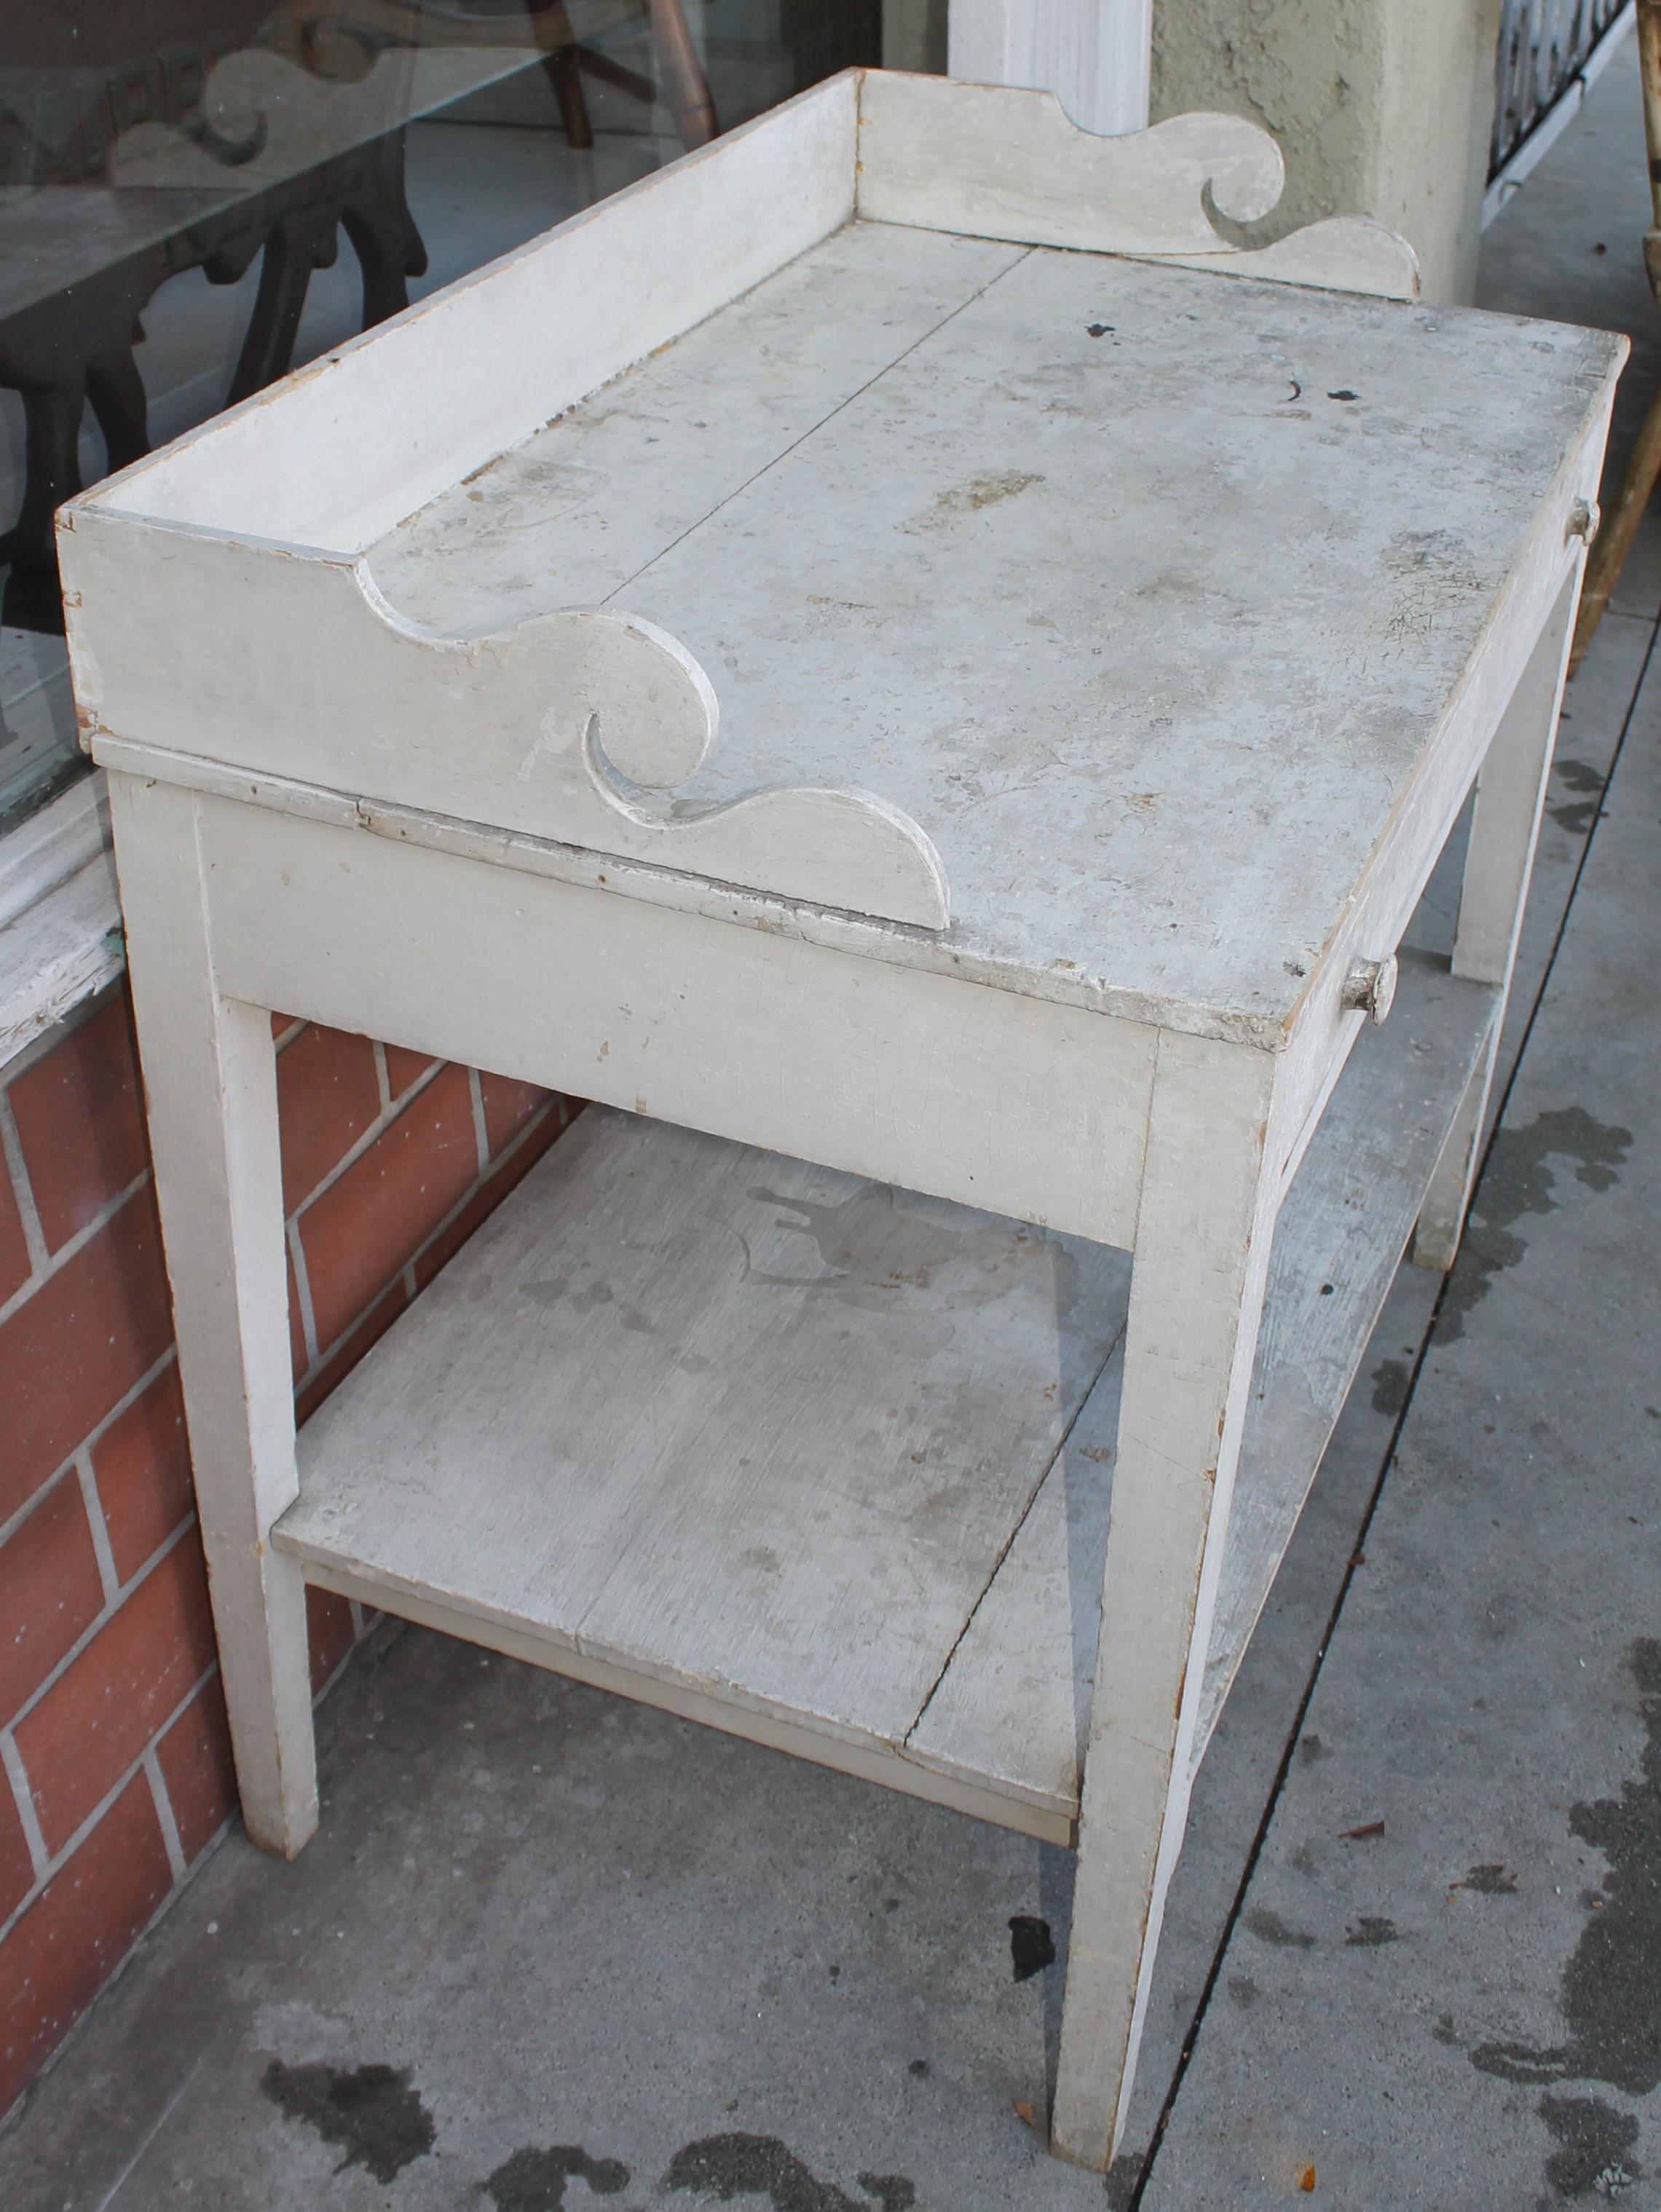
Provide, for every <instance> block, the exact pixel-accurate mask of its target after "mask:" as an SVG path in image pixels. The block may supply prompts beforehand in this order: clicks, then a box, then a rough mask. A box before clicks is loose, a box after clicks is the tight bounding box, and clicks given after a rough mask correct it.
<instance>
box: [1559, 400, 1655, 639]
mask: <svg viewBox="0 0 1661 2212" xmlns="http://www.w3.org/2000/svg"><path fill="white" fill-rule="evenodd" d="M1658 476H1661V392H1657V393H1656V395H1655V397H1654V398H1653V399H1652V400H1651V402H1650V404H1649V407H1648V409H1647V410H1646V413H1645V416H1644V420H1643V422H1641V423H1640V425H1639V430H1638V436H1637V439H1636V441H1634V446H1633V449H1632V458H1631V459H1629V460H1628V463H1627V473H1626V476H1625V478H1624V479H1623V481H1622V483H1621V490H1620V495H1619V496H1618V497H1617V499H1616V500H1615V509H1614V512H1613V513H1609V514H1606V515H1605V516H1604V517H1603V528H1602V529H1601V530H1600V531H1599V532H1598V533H1597V544H1595V545H1594V546H1593V547H1592V549H1591V560H1590V562H1588V563H1587V567H1586V588H1585V593H1584V595H1583V597H1582V599H1581V601H1580V619H1579V622H1578V623H1577V624H1576V625H1575V631H1574V647H1573V652H1572V653H1571V654H1570V658H1569V667H1570V670H1571V671H1573V670H1574V669H1577V668H1578V667H1579V665H1580V663H1581V662H1582V661H1583V660H1584V659H1585V655H1586V648H1587V647H1588V646H1589V645H1590V644H1591V641H1592V638H1593V636H1594V635H1596V632H1597V625H1598V623H1600V622H1602V620H1603V610H1604V608H1605V607H1607V606H1608V605H1609V595H1610V594H1611V592H1613V591H1614V589H1615V586H1616V585H1617V584H1618V583H1619V582H1620V580H1621V569H1622V568H1625V566H1626V564H1627V556H1628V553H1629V552H1630V551H1631V550H1632V541H1633V539H1634V538H1635V537H1636V536H1637V535H1638V526H1639V524H1640V522H1641V521H1642V520H1644V511H1645V509H1646V507H1648V505H1649V503H1650V495H1651V493H1652V491H1653V490H1654V489H1655V479H1656V477H1658Z"/></svg>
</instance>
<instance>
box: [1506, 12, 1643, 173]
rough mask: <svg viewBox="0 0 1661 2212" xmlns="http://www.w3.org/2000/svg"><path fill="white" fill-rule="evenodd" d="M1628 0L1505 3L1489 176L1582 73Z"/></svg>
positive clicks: (1512, 152)
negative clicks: (1598, 43)
mask: <svg viewBox="0 0 1661 2212" xmlns="http://www.w3.org/2000/svg"><path fill="white" fill-rule="evenodd" d="M1625 6H1626V0H1505V3H1504V7H1503V9H1502V10H1501V13H1500V53H1499V61H1498V67H1497V70H1496V72H1495V84H1494V137H1493V140H1492V142H1491V143H1490V146H1489V149H1488V174H1489V176H1490V177H1493V176H1494V175H1496V174H1497V173H1498V172H1499V171H1500V169H1501V168H1503V167H1504V166H1505V164H1506V162H1507V161H1509V160H1510V159H1511V157H1512V155H1513V154H1514V153H1515V152H1516V151H1517V149H1518V147H1519V146H1520V145H1521V144H1522V143H1523V141H1524V139H1525V138H1526V137H1528V136H1529V134H1530V131H1534V130H1535V129H1536V127H1537V125H1540V124H1541V123H1542V122H1543V121H1544V119H1545V118H1546V117H1547V116H1548V114H1549V113H1550V112H1551V110H1552V109H1553V107H1555V105H1556V104H1557V102H1558V101H1559V100H1561V98H1562V97H1563V95H1564V94H1565V93H1566V92H1567V91H1568V90H1569V88H1570V87H1571V86H1572V85H1573V82H1574V80H1575V78H1576V77H1577V76H1579V72H1580V70H1582V69H1584V68H1585V64H1586V60H1587V58H1588V56H1589V55H1590V54H1591V50H1592V48H1593V47H1594V46H1596V45H1597V42H1598V40H1600V39H1601V38H1602V37H1603V34H1604V33H1605V32H1607V31H1608V30H1609V27H1610V26H1611V25H1612V24H1613V23H1614V21H1615V18H1616V17H1617V16H1618V15H1621V12H1622V11H1623V9H1624V8H1625Z"/></svg>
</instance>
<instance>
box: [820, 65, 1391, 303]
mask: <svg viewBox="0 0 1661 2212" xmlns="http://www.w3.org/2000/svg"><path fill="white" fill-rule="evenodd" d="M1285 177H1286V166H1285V163H1284V161H1282V159H1281V149H1280V148H1279V146H1278V145H1276V143H1275V140H1274V138H1273V137H1271V136H1270V135H1269V132H1268V131H1265V130H1264V129H1263V128H1262V125H1261V124H1255V123H1252V122H1250V121H1249V120H1248V119H1247V118H1245V117H1244V116H1240V115H1216V114H1207V113H1203V112H1202V113H1198V114H1193V115H1174V116H1171V117H1170V118H1168V119H1167V120H1166V121H1165V122H1163V123H1156V124H1155V125H1153V128H1152V129H1151V130H1145V131H1129V132H1125V133H1123V134H1118V135H1114V136H1111V137H1101V136H1098V135H1097V134H1096V133H1095V132H1093V131H1086V130H1080V128H1079V127H1078V126H1077V125H1075V124H1074V123H1073V122H1072V121H1071V120H1070V119H1069V118H1068V116H1067V114H1066V113H1065V112H1064V111H1063V110H1062V105H1061V102H1060V101H1059V100H1057V99H1056V97H1055V95H1054V94H1053V93H1039V94H1032V93H1031V92H1028V91H1025V90H1019V89H1017V88H1013V87H1012V86H1010V85H1007V84H972V83H971V84H964V83H960V82H953V81H952V79H951V78H948V77H939V76H903V75H899V74H896V73H892V72H888V71H883V70H870V71H867V74H866V76H865V77H864V78H863V80H862V81H861V87H860V181H859V212H860V214H861V216H865V217H867V219H868V220H870V221H872V222H898V223H915V224H918V225H920V226H921V227H922V228H926V229H930V230H940V231H958V232H962V233H966V234H969V235H970V236H973V237H977V238H1007V239H1017V240H1020V241H1021V242H1022V243H1023V244H1028V245H1034V246H1069V247H1071V248H1073V249H1074V251H1082V252H1093V253H1134V254H1157V255H1159V256H1161V257H1171V258H1177V259H1182V260H1184V261H1189V262H1192V261H1194V260H1196V258H1197V260H1198V262H1199V263H1200V264H1202V265H1204V266H1206V267H1215V268H1218V269H1223V270H1227V269H1229V268H1231V267H1233V266H1238V268H1240V269H1241V270H1242V271H1243V273H1245V274H1248V275H1251V276H1268V277H1273V278H1275V279H1277V280H1279V281H1281V282H1282V283H1297V284H1313V285H1319V286H1324V287H1330V288H1331V289H1335V290H1339V291H1348V292H1371V293H1376V294H1380V295H1384V296H1385V297H1388V298H1390V299H1402V300H1411V299H1416V298H1417V297H1418V292H1419V264H1418V262H1417V259H1416V258H1415V254H1414V252H1413V248H1412V247H1411V246H1409V244H1408V242H1407V240H1405V239H1403V238H1401V237H1399V236H1398V235H1397V234H1396V233H1395V232H1394V231H1391V230H1387V229H1385V228H1384V225H1383V224H1382V223H1376V222H1366V220H1364V219H1362V218H1360V217H1356V216H1338V217H1335V218H1333V219H1331V220H1329V221H1328V222H1320V223H1311V224H1309V225H1307V226H1306V227H1305V228H1304V229H1303V230H1300V231H1294V232H1293V234H1291V235H1290V236H1289V237H1287V238H1284V239H1281V240H1279V241H1278V242H1277V243H1276V244H1275V245H1274V246H1267V247H1262V248H1260V249H1257V250H1256V251H1249V252H1243V251H1242V250H1241V249H1240V248H1238V246H1231V245H1229V244H1228V243H1227V242H1226V240H1225V239H1224V238H1223V237H1222V236H1221V235H1220V233H1219V232H1218V230H1217V228H1216V226H1215V225H1214V223H1213V222H1212V221H1211V217H1210V214H1209V212H1208V208H1207V205H1206V202H1207V199H1208V198H1209V200H1210V202H1211V204H1212V206H1214V207H1215V208H1216V209H1217V210H1219V211H1220V213H1221V214H1222V215H1224V216H1230V217H1232V218H1233V219H1234V220H1235V221H1236V222H1255V221H1256V219H1257V218H1258V217H1259V216H1265V215H1267V214H1269V211H1270V210H1271V209H1272V208H1273V207H1274V206H1275V202H1276V201H1277V200H1278V199H1279V198H1280V197H1281V185H1282V184H1283V183H1284V181H1285Z"/></svg>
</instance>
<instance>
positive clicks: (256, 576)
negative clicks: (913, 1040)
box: [70, 514, 947, 929]
mask: <svg viewBox="0 0 1661 2212" xmlns="http://www.w3.org/2000/svg"><path fill="white" fill-rule="evenodd" d="M136 529H137V526H136V525H135V524H134V523H133V522H131V520H128V519H127V518H125V517H117V516H114V515H107V514H106V515H99V516H97V517H95V518H93V517H88V518H87V519H86V520H83V521H82V524H81V525H80V526H79V528H78V531H77V532H71V533H70V537H71V538H74V537H76V536H79V537H80V538H82V539H84V540H85V541H86V542H85V544H84V546H83V547H77V555H78V558H77V561H76V590H77V591H78V592H81V593H82V594H85V593H86V592H93V593H94V594H96V595H97V596H98V598H99V600H100V605H103V606H104V607H105V609H106V614H105V617H104V621H103V623H102V624H101V626H100V636H99V638H98V640H97V641H96V643H95V645H94V646H93V647H90V648H89V649H88V650H85V651H82V653H80V655H79V658H78V662H77V673H76V682H77V684H78V686H79V689H78V691H77V695H76V696H77V701H78V704H79V707H80V708H81V711H82V713H83V714H85V715H87V716H89V717H90V718H92V719H93V720H94V723H95V724H98V725H100V726H104V725H106V724H108V723H112V722H113V726H114V727H115V729H116V731H117V733H118V734H119V736H120V737H121V738H123V739H125V742H126V744H128V745H129V746H135V745H136V746H140V747H144V746H156V747H161V746H172V745H178V746H179V747H181V748H182V749H184V750H187V751H188V750H196V749H200V750H203V751H205V752H209V753H210V754H211V753H217V754H219V756H220V757H222V758H224V759H226V760H228V762H229V763H234V764H235V765H237V766H240V767H244V768H256V767H261V766H265V767H270V766H273V765H280V766H281V767H282V768H283V769H284V770H285V771H286V772H287V773H289V774H290V775H298V776H301V777H304V778H307V779H308V780H312V781H325V780H327V781H335V782H344V785H345V787H346V788H347V789H348V790H349V791H351V792H354V793H361V794H362V795H363V796H365V797H367V798H372V799H404V800H405V801H408V802H412V803H414V804H416V805H420V806H423V807H424V808H426V809H428V810H429V811H432V812H435V813H438V814H442V815H447V816H448V817H452V818H453V819H455V818H459V819H461V820H464V821H472V822H480V823H487V824H489V825H490V826H491V827H494V828H497V829H508V830H514V831H522V832H525V833H526V834H527V835H530V836H538V837H545V838H552V839H557V840H558V841H559V842H562V843H564V844H569V845H581V846H585V847H587V848H589V849H590V850H591V851H596V852H601V853H611V854H618V856H619V857H621V858H624V859H629V860H641V861H647V862H649V863H651V864H652V865H654V866H659V867H666V868H672V869H675V870H677V871H678V872H682V873H691V874H696V875H701V876H705V877H709V878H713V879H714V880H715V881H717V882H725V883H730V884H743V885H745V886H747V887H748V888H750V889H751V890H763V891H772V892H776V893H777V894H779V895H780V896H782V897H785V898H792V899H808V900H812V901H814V902H817V903H818V904H820V905H824V906H833V907H845V908H852V909H853V910H854V911H855V912H856V913H861V914H866V915H876V916H879V917H881V918H883V919H885V920H888V921H899V922H908V923H915V924H919V925H921V926H922V927H925V928H929V929H940V928H943V927H945V925H946V919H947V893H946V881H945V878H944V876H943V874H942V872H941V869H940V860H939V857H938V855H937V854H936V853H935V851H934V847H933V846H932V845H931V843H930V842H929V841H928V838H927V837H926V836H924V835H923V833H922V831H921V830H920V829H918V828H917V827H916V823H912V822H909V821H908V820H907V819H906V818H905V817H904V815H903V814H901V813H900V812H899V811H898V810H897V808H895V807H892V806H891V805H889V804H888V803H887V802H886V801H885V800H884V799H879V798H877V797H875V796H874V795H873V794H872V793H866V792H861V791H859V790H857V789H849V788H843V789H837V788H835V787H812V786H808V787H804V788H797V789H792V788H789V787H772V788H769V787H762V788H760V789H757V790H755V791H752V792H749V793H743V794H740V795H739V796H738V797H736V798H735V799H732V800H729V801H727V802H724V803H717V804H715V805H710V806H707V807H703V808H694V809H689V808H688V807H687V806H686V805H684V803H683V804H682V805H673V804H672V803H671V802H669V801H668V800H667V799H665V800H663V801H661V802H660V803H659V804H658V805H656V806H655V807H654V805H653V804H652V792H651V789H650V787H652V786H654V785H655V786H659V787H662V786H665V785H668V786H672V785H674V784H678V783H680V782H682V781H685V780H686V779H687V778H689V777H690V776H691V775H693V774H694V773H695V772H696V770H697V768H698V766H699V765H700V763H702V762H703V758H704V757H705V755H706V754H707V752H708V751H709V746H710V744H711V742H712V740H713V739H714V737H715V726H716V721H717V719H718V712H717V708H716V704H715V692H714V690H713V689H712V687H711V685H710V684H709V678H707V677H706V675H705V674H704V672H703V669H702V668H701V667H700V666H699V665H698V664H697V661H696V660H695V659H693V658H692V656H691V654H690V653H687V652H686V651H685V649H684V647H682V646H680V645H679V644H678V643H677V642H676V641H675V640H674V639H673V638H672V637H671V636H669V635H666V633H665V632H664V631H662V630H660V629H658V628H657V627H656V626H655V625H654V623H649V622H646V621H643V620H642V619H640V618H639V617H630V616H627V615H619V614H612V613H609V612H606V611H603V610H601V611H580V612H579V611H572V612H560V613H554V614H543V615H538V616H532V617H529V618H527V619H526V620H525V621H523V622H521V623H516V624H515V625H514V627H513V628H512V629H504V630H500V631H497V632H496V633H494V634H492V635H485V636H483V637H471V638H455V637H447V636H445V635H441V634H439V633H437V632H435V631H432V630H428V629H423V628H421V627H420V626H419V625H418V624H417V623H413V622H411V621H410V620H408V619H407V618H405V617H402V616H400V615H399V612H398V611H397V610H395V609H394V608H392V606H390V605H388V604H387V601H386V599H385V597H384V595H383V594H382V593H381V592H380V590H379V589H378V588H377V586H376V585H375V582H374V578H373V576H372V575H371V574H369V571H368V568H367V566H366V565H365V564H364V563H363V562H350V561H344V560H339V559H335V560H331V559H328V558H326V557H324V556H319V555H309V554H306V553H300V552H295V551H291V550H286V549H283V548H279V547H276V546H271V545H265V544H259V543H257V542H254V543H247V542H243V541H240V540H234V539H233V540H227V539H222V538H215V537H211V536H210V535H208V534H207V533H206V532H202V531H198V530H188V529H183V528H179V527H177V526H174V527H173V528H172V529H169V530H167V531H166V532H159V531H155V530H150V531H147V532H144V533H143V543H144V549H145V551H146V553H147V555H148V556H149V558H148V561H147V562H146V564H145V567H144V569H143V575H144V576H145V577H147V578H148V582H147V583H144V582H140V583H139V584H138V585H137V588H135V589H132V590H129V589H128V588H127V587H128V586H129V585H130V584H131V583H132V581H133V578H132V576H131V569H132V562H131V539H132V538H133V537H134V534H135V531H136ZM179 592H184V593H185V594H186V597H187V598H188V599H191V600H192V601H195V600H196V599H198V593H199V592H208V593H212V594H215V595H216V596H218V597H219V598H220V599H222V616H221V618H220V621H219V623H218V625H217V635H216V638H215V641H214V643H215V648H216V649H215V651H214V653H212V654H211V656H204V661H203V665H201V667H200V668H199V669H198V670H196V671H193V673H192V682H191V684H190V687H189V690H187V691H186V693H185V695H184V696H182V697H181V696H180V694H179V691H178V690H177V689H176V679H177V674H178V670H177V665H176V664H175V663H174V662H173V660H172V659H171V658H170V657H169V658H163V657H162V656H161V655H152V654H148V653H146V650H145V646H146V640H147V639H148V638H153V637H154V636H155V635H157V634H158V632H157V630H156V629H155V623H156V621H157V619H158V617H159V614H160V610H161V605H162V603H163V602H165V601H166V600H167V599H168V598H169V597H170V596H171V595H173V594H177V593H179ZM296 639H304V640H305V641H306V652H305V655H304V657H303V659H301V660H300V661H298V662H296V660H295V655H294V652H293V643H294V641H295V640H296ZM112 662H113V665H119V667H121V668H122V669H123V670H124V671H130V672H129V673H128V674H127V676H126V678H125V681H124V682H123V683H122V684H121V685H120V688H119V691H117V692H116V693H115V694H114V695H112V694H111V693H110V691H109V690H107V688H106V682H105V678H104V671H105V668H106V665H110V664H111V663H112ZM141 667H147V668H148V671H149V673H148V675H147V676H143V677H141V678H140V679H139V681H138V682H137V683H135V682H134V681H133V680H132V676H133V674H135V673H137V671H138V670H139V669H140V668H141ZM250 696H252V698H253V699H254V700H257V701H258V702H259V705H258V707H257V708H255V710H254V711H253V712H252V713H250V712H248V710H247V708H246V706H242V705H240V702H243V701H246V700H248V699H249V698H250ZM96 742H97V740H96V732H94V747H96ZM619 777H621V778H623V779H625V780H628V781H632V782H633V783H634V784H636V786H638V787H639V788H638V790H637V791H630V789H629V788H628V781H624V782H620V781H619Z"/></svg>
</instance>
